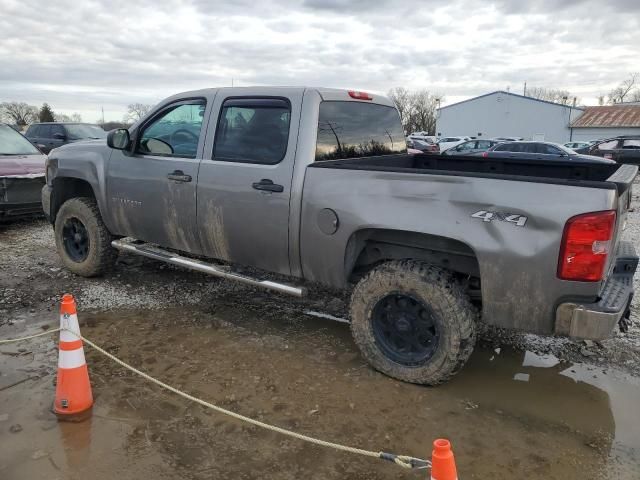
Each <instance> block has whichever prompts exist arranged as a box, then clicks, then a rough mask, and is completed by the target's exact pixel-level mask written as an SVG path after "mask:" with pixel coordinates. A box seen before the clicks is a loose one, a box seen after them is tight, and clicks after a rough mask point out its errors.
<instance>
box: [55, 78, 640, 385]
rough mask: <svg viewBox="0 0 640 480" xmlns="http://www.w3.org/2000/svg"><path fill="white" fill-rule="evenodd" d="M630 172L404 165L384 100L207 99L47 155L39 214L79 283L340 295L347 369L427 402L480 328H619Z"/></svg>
mask: <svg viewBox="0 0 640 480" xmlns="http://www.w3.org/2000/svg"><path fill="white" fill-rule="evenodd" d="M637 172H638V167H636V166H631V165H617V164H612V163H610V162H606V163H604V162H603V163H598V162H591V163H584V162H580V161H564V160H562V159H555V160H554V161H545V160H538V159H535V160H531V159H526V158H518V157H517V156H514V157H513V158H500V159H491V158H481V157H470V156H456V155H451V156H438V155H408V154H407V153H406V143H405V139H404V134H403V130H402V126H401V123H400V118H399V116H398V112H397V110H396V109H395V108H394V105H393V103H391V101H390V100H388V99H387V98H385V97H382V96H378V95H371V94H368V93H364V92H357V91H343V90H333V89H324V88H277V87H256V88H253V87H252V88H215V89H207V90H199V91H192V92H187V93H183V94H179V95H175V96H173V97H170V98H168V99H166V100H164V101H162V102H161V103H160V104H158V105H157V106H156V107H155V108H154V109H153V110H152V111H151V112H150V113H149V114H148V115H147V116H146V117H145V118H143V119H141V120H140V121H139V122H137V123H136V124H134V125H133V126H132V127H131V128H129V129H128V130H126V129H119V130H114V131H112V132H110V133H109V135H108V137H107V140H106V141H104V140H96V141H93V142H91V141H90V142H84V143H77V144H73V143H72V144H69V145H65V146H63V147H61V148H57V149H55V150H53V151H52V152H51V154H50V155H49V158H48V162H47V170H46V173H47V174H46V182H47V183H46V186H45V187H44V188H43V207H44V211H45V214H46V215H47V217H48V218H49V219H50V221H51V222H52V224H53V225H54V231H55V239H56V245H57V249H58V252H59V254H60V257H61V259H62V262H63V264H64V265H65V266H66V267H67V268H68V269H69V270H71V271H72V272H75V273H76V274H79V275H83V276H95V275H99V274H101V273H103V272H104V271H105V270H107V269H109V268H110V267H112V266H113V265H114V263H115V261H116V256H117V253H118V251H119V250H123V251H127V252H132V253H135V254H139V255H143V256H146V257H150V258H154V259H157V260H159V261H164V262H168V263H170V264H173V265H179V266H182V267H185V268H190V269H193V270H197V271H201V272H207V273H210V274H212V275H216V276H219V277H223V278H227V279H233V280H237V281H241V282H245V283H248V284H251V285H254V286H258V287H264V288H268V289H271V290H276V291H279V292H283V293H287V294H291V295H298V296H300V295H303V294H304V288H303V287H302V286H301V285H303V284H304V282H318V283H321V284H325V285H328V286H331V287H334V288H343V289H347V288H351V287H352V286H353V293H352V296H351V305H350V318H351V330H352V333H353V337H354V340H355V343H356V344H357V345H358V347H359V348H360V350H361V352H362V355H363V356H364V357H365V358H366V359H367V360H368V361H369V362H370V364H371V365H372V366H373V367H375V368H376V369H378V370H380V371H381V372H384V373H386V374H388V375H390V376H392V377H395V378H397V379H401V380H405V381H409V382H415V383H423V384H432V385H433V384H438V383H441V382H444V381H446V380H447V379H448V378H450V377H451V376H452V375H453V374H455V373H456V372H457V371H458V370H459V369H460V368H461V367H462V366H463V365H464V363H465V362H466V360H467V359H468V358H469V355H470V354H471V352H472V350H473V347H474V343H475V340H476V322H477V320H478V319H479V318H480V317H479V315H481V318H482V320H483V321H484V322H486V323H489V324H493V325H498V326H501V327H509V328H515V329H520V330H524V331H528V332H534V333H539V334H554V333H555V334H560V335H568V336H572V337H582V338H592V339H597V338H603V337H606V336H608V335H609V334H610V333H611V331H612V330H613V329H614V327H615V326H616V325H617V324H620V325H621V326H622V327H624V326H625V325H626V323H627V320H626V318H627V317H628V316H629V305H630V300H631V296H632V293H633V291H632V285H633V283H632V278H633V274H634V272H635V269H636V265H637V257H636V255H635V252H634V249H633V246H632V245H631V244H629V243H627V242H623V241H621V240H620V237H621V234H622V229H623V227H624V224H625V217H626V212H627V210H628V207H629V202H630V189H631V184H632V182H633V180H634V178H635V176H636V174H637ZM237 266H249V267H253V268H251V269H247V268H243V269H238V268H237ZM247 271H254V272H261V273H255V274H252V275H251V276H249V275H247V274H246V272H247ZM273 274H280V275H273ZM282 276H287V277H291V278H293V279H296V280H293V281H291V282H288V283H285V282H283V281H280V280H274V278H275V279H279V278H282ZM303 281H304V282H303Z"/></svg>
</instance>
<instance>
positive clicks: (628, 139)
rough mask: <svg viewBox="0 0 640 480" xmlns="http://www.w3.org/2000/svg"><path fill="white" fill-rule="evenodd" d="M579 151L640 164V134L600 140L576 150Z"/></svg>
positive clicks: (616, 160)
mask: <svg viewBox="0 0 640 480" xmlns="http://www.w3.org/2000/svg"><path fill="white" fill-rule="evenodd" d="M576 151H577V152H579V153H584V154H587V155H595V156H597V157H603V158H608V159H611V160H613V161H615V162H618V163H632V164H635V165H640V135H629V136H620V137H615V138H607V139H606V140H600V141H598V142H596V143H594V144H593V145H591V146H586V147H582V148H579V149H578V150H576Z"/></svg>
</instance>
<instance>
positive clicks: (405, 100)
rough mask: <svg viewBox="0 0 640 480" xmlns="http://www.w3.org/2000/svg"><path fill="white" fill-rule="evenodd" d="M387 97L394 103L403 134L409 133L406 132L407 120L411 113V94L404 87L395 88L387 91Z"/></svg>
mask: <svg viewBox="0 0 640 480" xmlns="http://www.w3.org/2000/svg"><path fill="white" fill-rule="evenodd" d="M387 96H388V97H389V98H390V99H391V101H392V102H393V103H395V105H396V108H397V109H398V113H399V114H400V121H401V122H402V126H403V127H404V129H405V132H406V133H411V132H409V131H408V130H407V127H408V125H407V121H408V120H409V114H410V112H411V93H409V91H408V90H407V89H406V88H404V87H395V88H392V89H391V90H389V92H388V93H387Z"/></svg>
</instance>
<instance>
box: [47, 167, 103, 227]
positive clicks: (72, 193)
mask: <svg viewBox="0 0 640 480" xmlns="http://www.w3.org/2000/svg"><path fill="white" fill-rule="evenodd" d="M52 183H53V185H52V186H53V190H52V193H53V194H52V197H51V205H50V209H51V210H50V218H51V223H52V224H54V225H55V221H56V216H57V214H58V212H59V211H60V207H61V206H62V204H63V203H64V202H66V201H67V200H70V199H72V198H77V197H89V198H92V199H94V200H95V201H96V202H98V199H97V197H96V194H95V192H94V190H93V187H92V186H91V184H90V183H89V182H88V181H87V180H83V179H80V178H74V177H56V178H54V179H53V182H52ZM98 203H99V202H98ZM98 208H99V205H98Z"/></svg>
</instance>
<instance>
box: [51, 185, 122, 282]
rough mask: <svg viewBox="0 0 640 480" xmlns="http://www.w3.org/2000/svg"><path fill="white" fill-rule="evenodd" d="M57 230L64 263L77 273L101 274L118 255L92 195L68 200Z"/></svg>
mask: <svg viewBox="0 0 640 480" xmlns="http://www.w3.org/2000/svg"><path fill="white" fill-rule="evenodd" d="M54 231H55V238H56V248H57V250H58V254H59V255H60V258H61V259H62V263H63V264H64V266H65V267H66V268H68V269H69V270H71V271H72V272H73V273H75V274H77V275H81V276H83V277H95V276H98V275H101V274H103V273H104V272H105V271H107V270H108V269H110V268H111V267H112V266H113V265H114V263H115V261H116V259H117V258H118V251H117V250H116V249H115V248H113V247H112V246H111V240H113V237H112V235H111V233H109V230H107V227H106V226H105V224H104V223H103V221H102V217H101V216H100V210H98V205H97V204H96V201H95V200H94V199H92V198H88V197H78V198H72V199H70V200H67V201H66V202H64V203H63V204H62V206H61V207H60V210H59V211H58V214H57V215H56V222H55V227H54Z"/></svg>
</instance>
